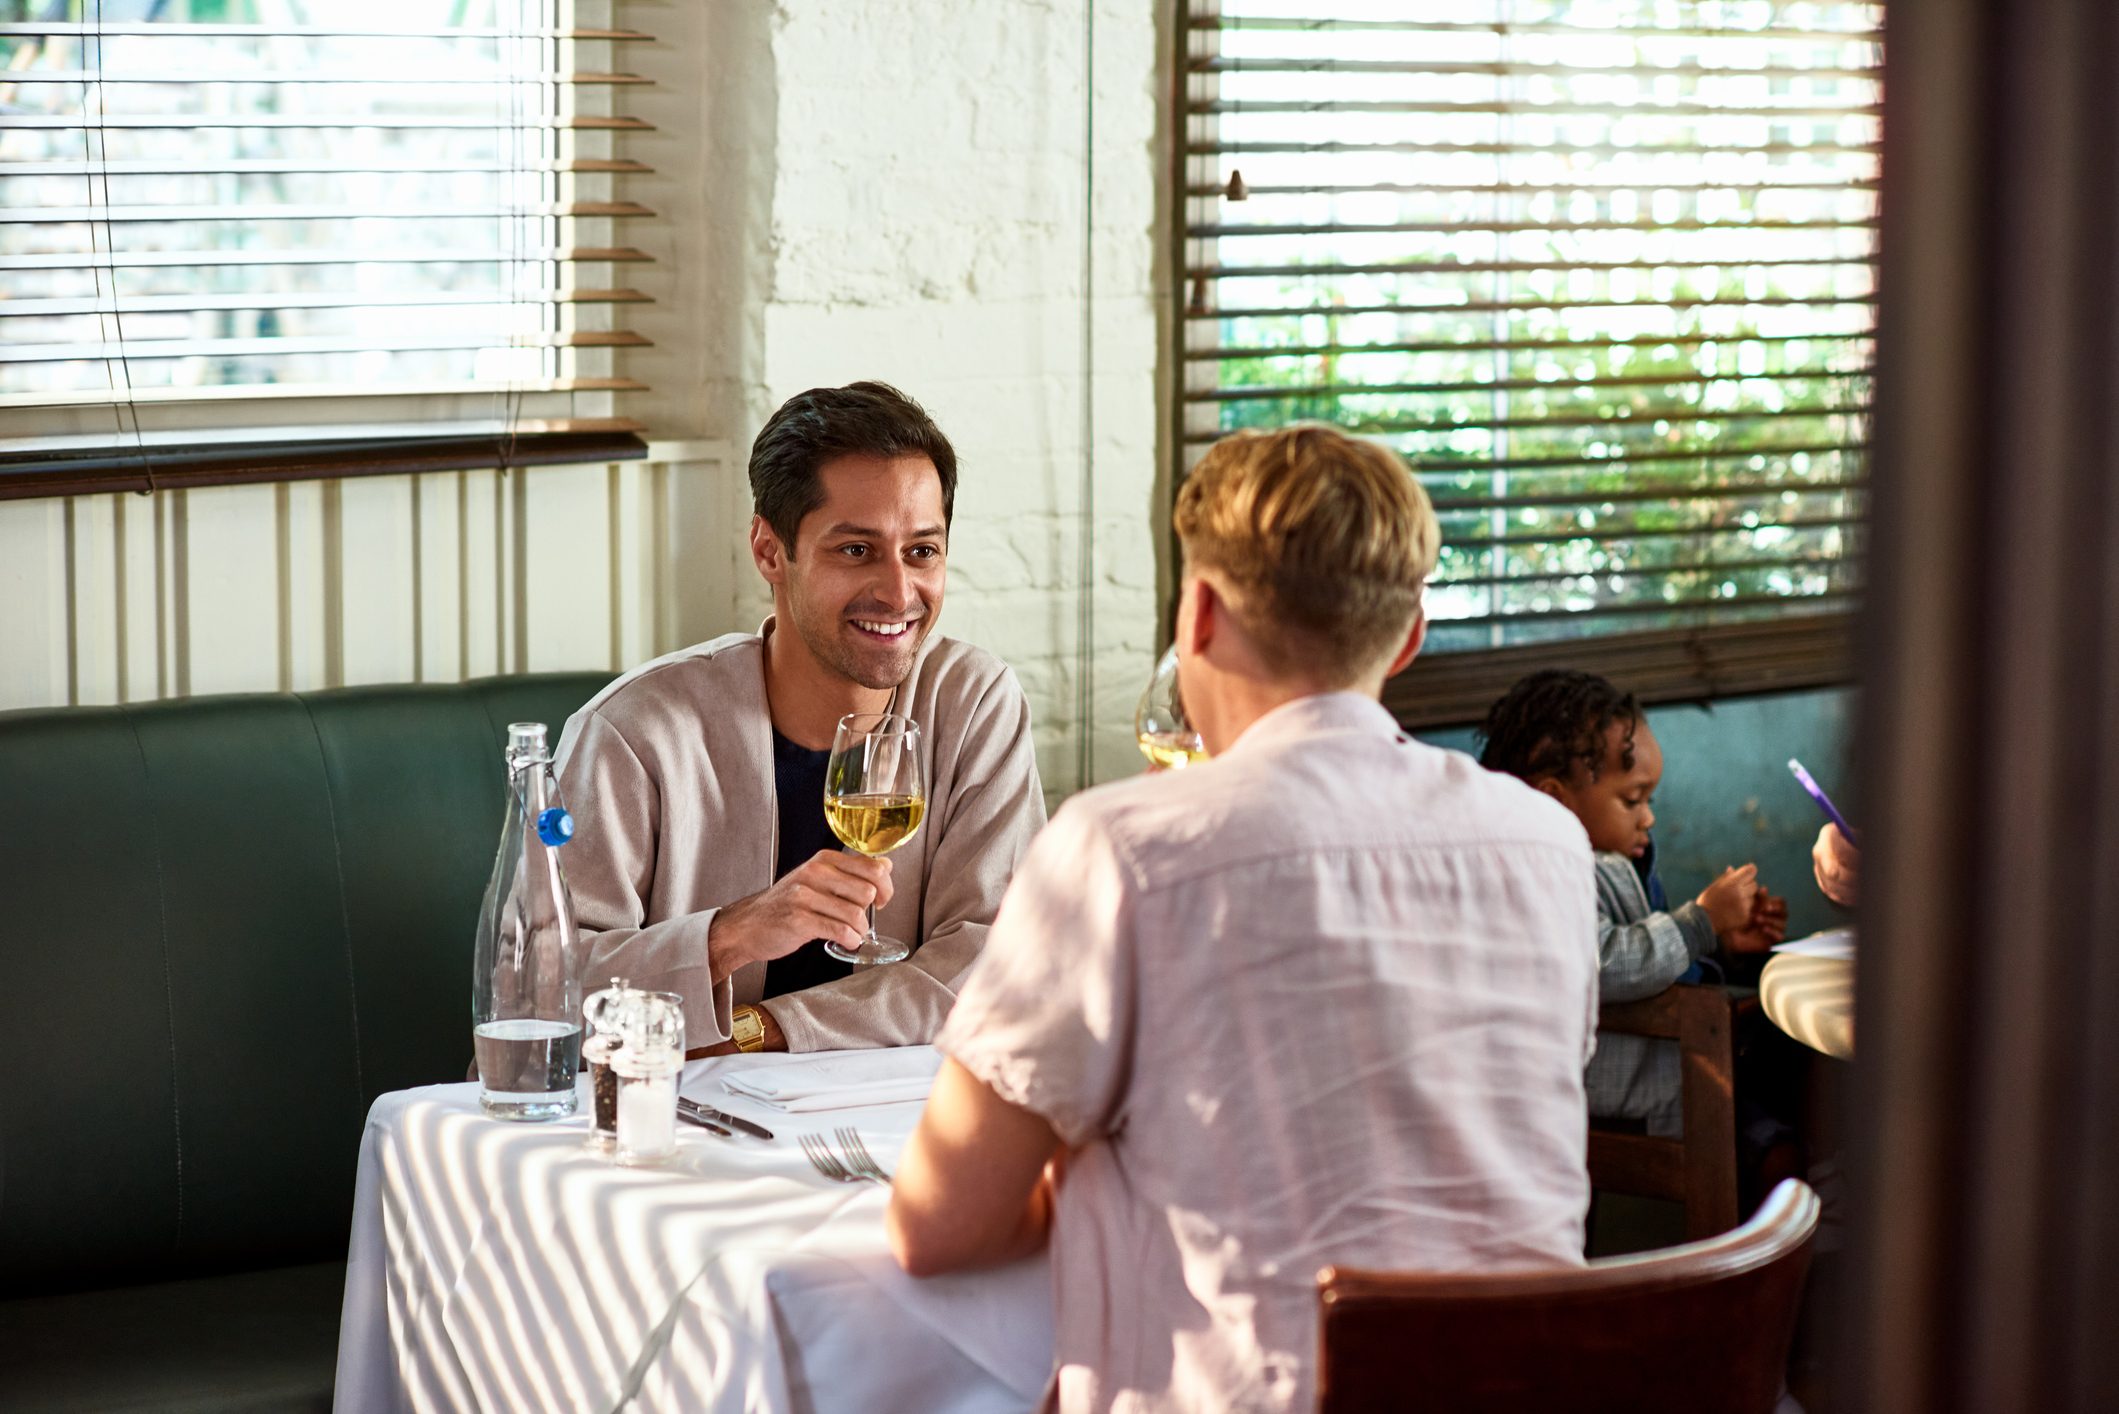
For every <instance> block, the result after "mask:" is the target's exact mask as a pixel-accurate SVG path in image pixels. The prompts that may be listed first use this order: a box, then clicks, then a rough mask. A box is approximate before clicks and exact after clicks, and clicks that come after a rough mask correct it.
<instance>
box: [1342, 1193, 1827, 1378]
mask: <svg viewBox="0 0 2119 1414" xmlns="http://www.w3.org/2000/svg"><path fill="white" fill-rule="evenodd" d="M1817 1216H1818V1201H1817V1195H1816V1194H1815V1193H1813V1192H1811V1191H1810V1189H1809V1187H1808V1186H1807V1185H1805V1184H1804V1183H1802V1182H1801V1181H1800V1180H1797V1179H1788V1180H1786V1181H1785V1182H1783V1183H1782V1184H1781V1185H1780V1186H1779V1187H1778V1188H1776V1189H1774V1190H1773V1192H1772V1194H1771V1195H1769V1196H1768V1197H1767V1199H1766V1201H1765V1202H1764V1203H1762V1204H1760V1205H1759V1210H1758V1211H1757V1212H1756V1213H1754V1214H1753V1215H1752V1217H1751V1221H1749V1222H1747V1223H1745V1224H1744V1225H1743V1226H1742V1227H1740V1228H1737V1229H1735V1230H1733V1231H1730V1232H1725V1233H1723V1234H1721V1235H1720V1236H1718V1237H1711V1238H1708V1239H1707V1240H1705V1241H1703V1242H1690V1243H1687V1244H1685V1245H1684V1246H1682V1247H1671V1248H1666V1249H1664V1250H1663V1251H1660V1252H1644V1253H1639V1254H1635V1255H1631V1256H1625V1257H1606V1258H1602V1259H1600V1260H1598V1261H1594V1262H1591V1263H1590V1264H1589V1265H1587V1266H1585V1267H1568V1268H1561V1269H1557V1270H1548V1271H1536V1272H1498V1273H1487V1274H1478V1275H1465V1274H1425V1275H1416V1274H1412V1273H1392V1272H1367V1271H1355V1270H1351V1269H1343V1268H1337V1267H1328V1268H1326V1269H1325V1270H1324V1271H1323V1272H1322V1273H1321V1274H1319V1276H1318V1278H1317V1288H1318V1300H1319V1302H1320V1306H1321V1311H1320V1317H1321V1319H1320V1321H1319V1329H1318V1344H1319V1352H1320V1353H1319V1360H1318V1382H1317V1389H1318V1398H1317V1408H1318V1410H1319V1414H1367V1411H1371V1410H1375V1411H1383V1410H1389V1411H1393V1414H1397V1411H1406V1414H1417V1411H1422V1410H1431V1411H1436V1414H1440V1412H1441V1411H1448V1414H1504V1411H1505V1414H1518V1411H1522V1410H1537V1411H1539V1414H1768V1411H1770V1410H1772V1409H1773V1408H1774V1406H1775V1404H1776V1403H1777V1402H1778V1400H1779V1398H1780V1394H1781V1390H1782V1385H1783V1376H1784V1372H1785V1369H1786V1366H1787V1363H1788V1345H1789V1341H1790V1340H1791V1339H1792V1338H1793V1335H1794V1331H1795V1316H1796V1310H1797V1307H1798V1305H1799V1304H1800V1299H1801V1295H1802V1285H1803V1277H1804V1274H1805V1272H1806V1271H1807V1270H1808V1268H1809V1265H1810V1242H1811V1238H1812V1236H1813V1235H1814V1234H1815V1233H1816V1231H1817Z"/></svg>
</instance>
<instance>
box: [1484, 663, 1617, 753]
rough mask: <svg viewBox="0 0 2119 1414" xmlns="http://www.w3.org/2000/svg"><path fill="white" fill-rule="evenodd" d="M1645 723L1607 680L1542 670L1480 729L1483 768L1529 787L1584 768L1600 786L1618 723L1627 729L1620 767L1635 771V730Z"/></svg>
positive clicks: (1490, 714)
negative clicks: (1609, 738)
mask: <svg viewBox="0 0 2119 1414" xmlns="http://www.w3.org/2000/svg"><path fill="white" fill-rule="evenodd" d="M1640 720H1641V704H1640V703H1639V702H1638V701H1637V700H1635V698H1634V695H1633V694H1632V693H1630V692H1621V691H1619V690H1618V689H1617V688H1616V687H1613V686H1612V685H1611V683H1610V682H1609V681H1608V680H1607V679H1605V678H1601V677H1598V676H1597V675H1596V674H1595V673H1585V672H1579V671H1576V670H1575V669H1572V668H1540V669H1539V670H1538V671H1537V672H1534V673H1532V674H1531V675H1530V676H1528V677H1526V678H1522V679H1520V680H1519V681H1518V682H1517V683H1516V685H1515V686H1514V687H1511V688H1510V689H1509V690H1508V691H1507V692H1505V693H1503V694H1502V695H1501V700H1500V701H1498V702H1496V703H1495V704H1494V705H1493V706H1492V707H1490V708H1488V709H1487V713H1486V725H1485V726H1483V727H1481V728H1479V739H1480V741H1481V742H1482V743H1483V745H1482V747H1481V749H1480V752H1479V764H1480V765H1482V766H1484V767H1486V768H1487V769H1488V770H1489V771H1506V772H1507V773H1508V774H1509V775H1511V776H1517V777H1520V778H1521V779H1523V780H1526V781H1535V780H1542V779H1544V778H1546V777H1549V776H1558V777H1560V778H1561V779H1563V780H1565V779H1567V778H1568V777H1570V776H1572V775H1573V774H1574V768H1575V767H1576V766H1577V765H1581V766H1586V767H1588V769H1589V777H1590V779H1591V780H1595V779H1596V777H1597V775H1598V773H1599V771H1600V770H1601V769H1602V768H1603V765H1604V738H1605V735H1606V734H1607V733H1608V732H1610V730H1611V728H1612V726H1613V724H1615V723H1623V724H1624V725H1625V727H1626V736H1625V738H1624V740H1623V741H1622V743H1621V744H1620V747H1619V762H1620V765H1621V766H1622V767H1626V768H1629V769H1630V768H1631V767H1632V765H1633V729H1634V727H1635V726H1636V725H1637V724H1638V723H1639V722H1640Z"/></svg>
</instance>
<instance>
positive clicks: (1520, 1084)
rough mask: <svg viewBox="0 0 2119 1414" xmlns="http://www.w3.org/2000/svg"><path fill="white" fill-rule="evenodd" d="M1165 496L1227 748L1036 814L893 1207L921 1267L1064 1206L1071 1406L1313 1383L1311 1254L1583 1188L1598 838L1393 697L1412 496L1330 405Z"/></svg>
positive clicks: (1561, 1223)
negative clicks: (1324, 418) (1410, 727)
mask: <svg viewBox="0 0 2119 1414" xmlns="http://www.w3.org/2000/svg"><path fill="white" fill-rule="evenodd" d="M1175 524H1176V528H1177V533H1178V536H1179V538H1180V540H1181V541H1182V542H1183V546H1184V571H1183V588H1182V597H1181V599H1180V601H1179V608H1178V620H1177V646H1178V654H1179V679H1180V684H1181V690H1182V692H1183V694H1184V700H1185V704H1186V707H1187V709H1188V711H1189V713H1190V715H1191V717H1192V719H1193V725H1194V726H1196V727H1197V728H1198V729H1199V731H1200V734H1201V735H1202V736H1203V737H1204V738H1205V740H1206V745H1207V748H1208V750H1209V751H1210V752H1211V753H1212V756H1213V759H1212V760H1210V761H1208V762H1207V763H1206V764H1205V765H1203V766H1200V767H1197V768H1193V769H1189V770H1185V771H1181V772H1175V773H1171V774H1166V775H1157V776H1148V777H1143V778H1141V779H1137V780H1131V781H1125V782H1121V783H1119V784H1115V785H1110V786H1105V787H1102V788H1100V789H1097V790H1092V791H1087V792H1084V793H1083V794H1081V795H1078V796H1076V797H1074V799H1073V800H1071V801H1070V802H1068V804H1067V805H1066V807H1065V808H1064V809H1062V810H1061V811H1060V812H1059V814H1058V816H1057V817H1056V818H1055V819H1054V820H1053V822H1052V824H1051V825H1050V826H1049V827H1048V828H1047V829H1046V831H1045V833H1044V834H1043V835H1041V836H1040V837H1039V838H1038V840H1037V841H1036V843H1035V844H1033V845H1032V847H1031V850H1030V853H1029V855H1028V857H1027V858H1026V859H1025V860H1024V862H1023V864H1022V865H1021V866H1020V868H1019V869H1018V870H1017V872H1016V875H1015V878H1014V880H1013V882H1012V883H1011V884H1010V886H1009V890H1008V893H1007V895H1006V896H1005V898H1004V899H1003V901H1002V904H1001V908H1000V914H999V917H998V918H997V919H996V920H995V924H994V930H993V933H992V935H991V937H990V938H989V939H988V941H987V944H986V951H985V954H984V956H983V957H982V958H981V960H980V961H979V963H978V964H977V965H976V966H975V967H974V968H973V970H972V972H971V974H970V976H969V977H968V978H967V979H966V982H965V985H964V988H963V991H962V994H961V996H960V998H959V1000H958V1002H957V1006H956V1009H955V1011H954V1012H953V1013H952V1014H951V1015H950V1018H949V1021H948V1023H947V1024H946V1026H945V1027H944V1028H943V1031H942V1034H941V1037H940V1039H939V1041H938V1043H937V1044H938V1045H939V1046H940V1047H941V1049H942V1051H943V1053H944V1055H945V1056H946V1057H947V1059H946V1060H945V1062H944V1064H943V1066H942V1071H941V1074H940V1075H939V1076H938V1077H937V1079H936V1084H935V1089H934V1094H933V1098H932V1099H931V1100H930V1101H929V1103H928V1106H927V1110H926V1113H925V1115H924V1116H923V1118H922V1119H921V1121H920V1128H919V1131H918V1132H917V1133H916V1134H915V1135H914V1136H913V1139H912V1142H911V1144H910V1145H909V1147H908V1148H907V1149H906V1152H905V1155H904V1158H903V1160H902V1162H901V1164H900V1165H899V1169H898V1174H897V1180H896V1186H895V1191H894V1192H893V1194H892V1197H891V1205H890V1238H891V1244H892V1248H893V1250H894V1251H895V1252H896V1253H897V1256H898V1260H899V1261H900V1262H901V1263H903V1264H904V1266H905V1267H906V1269H907V1270H908V1271H910V1272H912V1273H914V1274H915V1275H924V1274H931V1273H938V1272H944V1271H951V1270H956V1269H960V1268H966V1267H974V1266H980V1265H985V1264H989V1263H998V1262H1004V1261H1008V1260H1010V1259H1012V1258H1016V1257H1020V1256H1023V1255H1025V1254H1027V1253H1030V1252H1033V1251H1035V1250H1036V1249H1037V1248H1038V1247H1039V1246H1041V1245H1043V1244H1045V1243H1046V1242H1047V1241H1048V1240H1049V1242H1050V1244H1051V1249H1052V1266H1053V1282H1054V1318H1055V1325H1056V1329H1055V1334H1054V1364H1055V1368H1054V1373H1053V1386H1052V1391H1051V1394H1050V1397H1049V1398H1048V1401H1047V1403H1048V1407H1053V1408H1057V1409H1060V1410H1063V1411H1067V1414H1075V1411H1086V1410H1106V1409H1112V1410H1125V1411H1146V1410H1273V1411H1282V1410H1285V1411H1299V1410H1308V1409H1310V1408H1311V1407H1312V1405H1313V1403H1314V1400H1315V1395H1316V1345H1317V1318H1316V1303H1317V1296H1316V1287H1315V1279H1316V1275H1317V1272H1318V1270H1319V1269H1320V1268H1322V1267H1324V1266H1326V1265H1328V1264H1331V1263H1343V1264H1352V1265H1359V1266H1364V1267H1385V1268H1397V1269H1421V1270H1436V1271H1440V1270H1449V1271H1465V1270H1486V1269H1495V1268H1508V1267H1537V1266H1552V1265H1564V1264H1575V1263H1579V1262H1580V1261H1581V1260H1582V1256H1581V1254H1582V1223H1583V1218H1584V1215H1585V1213H1586V1211H1587V1208H1588V1203H1589V1179H1588V1174H1587V1169H1586V1145H1587V1140H1586V1135H1585V1123H1584V1118H1583V1116H1584V1113H1585V1101H1584V1097H1583V1090H1582V1067H1583V1063H1584V1062H1585V1061H1586V1060H1587V1058H1588V1055H1589V1049H1590V1042H1591V1036H1592V1033H1593V1030H1594V1026H1595V1008H1596V985H1597V984H1596V961H1597V960H1596V947H1595V939H1596V900H1595V897H1594V895H1593V891H1592V887H1591V881H1592V879H1593V878H1594V875H1595V870H1594V867H1593V865H1592V861H1591V858H1590V852H1589V842H1588V840H1587V839H1586V838H1585V836H1584V835H1583V832H1582V827H1581V826H1580V825H1579V824H1577V823H1576V822H1575V820H1574V818H1573V817H1572V816H1570V815H1569V814H1568V813H1567V812H1566V811H1565V810H1563V809H1560V808H1558V807H1557V806H1556V805H1555V804H1554V803H1553V802H1552V801H1550V800H1547V799H1545V798H1544V797H1542V796H1540V795H1539V794H1538V793H1537V792H1535V791H1533V790H1530V789H1529V788H1528V787H1526V786H1524V785H1523V784H1522V783H1521V782H1518V781H1514V780H1511V779H1507V778H1504V777H1501V776H1496V775H1492V774H1489V773H1488V772H1485V771H1482V770H1480V769H1479V767H1478V766H1477V765H1476V764H1475V763H1474V762H1473V761H1472V760H1471V758H1470V757H1467V756H1462V755H1459V754H1457V753H1455V752H1447V751H1442V750H1438V749H1436V748H1433V747H1429V746H1425V745H1422V744H1420V743H1418V742H1415V741H1413V740H1411V739H1410V738H1408V737H1406V736H1405V735H1404V734H1402V733H1401V732H1400V731H1399V730H1398V728H1397V725H1396V723H1395V722H1394V721H1393V720H1392V719H1391V717H1390V714H1389V713H1387V712H1386V711H1384V709H1383V708H1382V706H1381V705H1379V703H1378V701H1377V698H1378V696H1379V695H1380V693H1381V691H1382V688H1383V682H1384V679H1386V678H1387V677H1389V676H1390V675H1391V674H1393V673H1395V672H1397V671H1399V670H1400V669H1402V668H1404V667H1405V666H1406V664H1407V663H1409V662H1410V661H1412V658H1413V655H1414V654H1415V653H1416V652H1417V651H1418V650H1419V648H1420V643H1421V639H1422V636H1423V634H1424V632H1425V621H1424V619H1423V617H1422V615H1421V609H1420V594H1421V588H1422V585H1423V583H1424V582H1425V580H1426V577H1427V575H1428V573H1429V572H1430V571H1431V570H1432V569H1433V567H1434V563H1435V557H1436V554H1437V549H1438V545H1437V528H1436V524H1435V517H1434V512H1433V510H1432V508H1431V507H1430V506H1429V504H1428V501H1427V497H1426V495H1425V494H1424V493H1423V492H1422V491H1421V490H1420V489H1419V487H1418V485H1417V484H1416V483H1415V482H1414V481H1413V479H1412V477H1411V476H1410V475H1408V474H1407V472H1406V469H1405V466H1404V464H1403V463H1402V462H1401V461H1400V460H1399V459H1398V458H1397V457H1396V456H1395V455H1393V454H1392V453H1390V452H1389V451H1387V450H1385V449H1384V448H1382V447H1380V446H1377V445H1374V444H1371V443H1368V442H1363V441H1359V440H1357V439H1355V438H1351V437H1348V436H1346V435H1344V434H1342V433H1340V432H1337V431H1334V430H1332V429H1330V428H1326V427H1314V426H1305V427H1292V428H1288V429H1285V430H1283V431H1279V432H1271V433H1255V432H1254V433H1239V434H1237V435H1235V436H1232V437H1230V438H1227V439H1226V440H1224V441H1222V442H1221V443H1219V444H1217V445H1216V446H1215V447H1214V448H1213V449H1212V450H1211V451H1209V452H1208V453H1207V455H1206V457H1205V458H1204V459H1202V460H1201V462H1200V463H1199V466H1198V467H1197V469H1196V470H1194V471H1193V473H1192V475H1191V476H1190V478H1189V479H1187V480H1186V482H1185V484H1184V487H1183V489H1182V490H1181V492H1180V493H1179V495H1178V499H1177V509H1176V515H1175Z"/></svg>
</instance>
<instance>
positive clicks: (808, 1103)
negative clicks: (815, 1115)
mask: <svg viewBox="0 0 2119 1414" xmlns="http://www.w3.org/2000/svg"><path fill="white" fill-rule="evenodd" d="M941 1068H942V1054H941V1052H939V1051H937V1050H936V1049H935V1048H934V1047H932V1046H899V1047H895V1048H893V1049H891V1050H886V1051H832V1052H829V1053H827V1054H825V1055H820V1056H816V1057H813V1058H810V1059H805V1060H795V1061H788V1062H786V1063H785V1064H782V1065H774V1066H760V1067H757V1068H754V1069H748V1070H736V1071H730V1072H729V1073H728V1074H727V1075H724V1076H722V1077H721V1083H722V1085H724V1086H725V1087H727V1089H728V1091H729V1093H731V1094H734V1095H743V1096H746V1097H747V1098H749V1099H753V1100H756V1101H758V1102H759V1103H760V1104H766V1105H771V1106H772V1107H773V1108H774V1109H776V1110H786V1111H788V1112H789V1113H791V1114H800V1113H803V1112H805V1111H809V1110H846V1109H853V1108H855V1107H856V1106H859V1105H890V1104H897V1103H900V1102H902V1101H906V1100H924V1099H926V1098H927V1092H928V1091H929V1090H931V1089H933V1088H934V1075H935V1072H936V1071H938V1070H940V1069H941Z"/></svg>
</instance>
